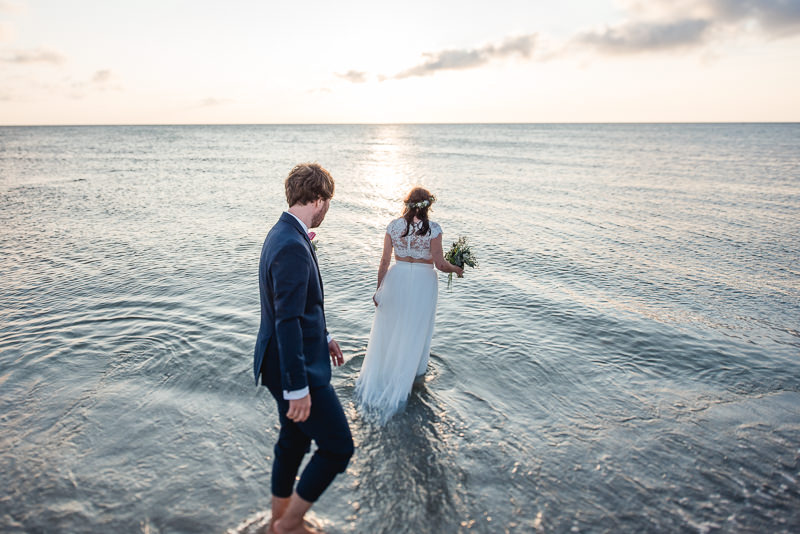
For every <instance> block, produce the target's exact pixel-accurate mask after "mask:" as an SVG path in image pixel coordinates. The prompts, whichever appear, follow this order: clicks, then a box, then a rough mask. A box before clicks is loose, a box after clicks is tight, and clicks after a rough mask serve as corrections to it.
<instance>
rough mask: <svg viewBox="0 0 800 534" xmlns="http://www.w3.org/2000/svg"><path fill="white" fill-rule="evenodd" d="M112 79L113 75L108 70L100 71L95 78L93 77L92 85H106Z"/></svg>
mask: <svg viewBox="0 0 800 534" xmlns="http://www.w3.org/2000/svg"><path fill="white" fill-rule="evenodd" d="M112 77H113V75H112V74H111V71H110V70H108V69H102V70H98V71H97V72H95V73H94V76H92V83H97V84H104V83H106V82H108V81H110V80H111V78H112Z"/></svg>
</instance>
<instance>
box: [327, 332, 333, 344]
mask: <svg viewBox="0 0 800 534" xmlns="http://www.w3.org/2000/svg"><path fill="white" fill-rule="evenodd" d="M331 341H333V336H332V335H330V334H328V345H330V344H331Z"/></svg>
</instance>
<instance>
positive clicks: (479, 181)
mask: <svg viewBox="0 0 800 534" xmlns="http://www.w3.org/2000/svg"><path fill="white" fill-rule="evenodd" d="M305 160H312V161H318V162H320V163H321V164H322V165H324V166H325V167H327V168H328V169H329V170H330V171H331V172H332V174H333V176H334V178H335V179H336V196H335V197H334V200H333V203H332V205H331V210H330V212H329V213H328V216H327V218H326V219H325V222H324V224H323V226H322V227H321V228H320V229H319V230H318V231H317V232H318V238H317V239H318V240H319V241H318V243H319V249H318V255H319V258H320V263H321V268H322V276H323V279H324V282H325V291H326V312H327V314H328V317H327V318H328V328H329V330H330V331H331V333H332V334H333V335H334V337H335V338H337V339H338V340H339V341H340V343H341V344H342V348H343V349H344V351H345V354H346V357H347V358H348V361H347V363H346V364H345V366H344V367H343V368H340V369H336V370H334V379H333V381H334V385H335V387H336V389H337V391H338V393H339V395H340V398H341V399H342V402H343V404H344V406H345V410H346V412H347V414H348V417H349V418H350V420H351V424H352V428H353V432H354V437H355V441H356V445H357V450H356V455H355V457H354V459H353V461H352V463H351V464H350V467H349V468H348V471H347V473H346V475H344V476H341V477H339V478H338V479H337V480H336V482H335V483H334V485H333V486H332V487H331V488H330V489H329V490H328V491H327V492H326V493H325V495H324V496H323V497H322V499H321V500H320V501H319V503H318V504H317V506H315V508H314V510H315V512H316V516H317V518H318V520H319V521H320V522H322V523H323V524H325V525H327V526H328V527H329V528H330V530H331V532H334V533H381V532H382V533H397V532H414V533H450V532H480V533H483V532H485V533H496V532H554V533H558V532H610V533H615V532H701V533H705V532H757V533H764V532H797V531H798V529H799V528H800V485H799V484H798V481H799V480H800V125H798V124H768V125H765V124H743V125H740V124H724V125H713V124H702V125H681V124H670V125H420V126H408V125H399V126H391V125H387V126H175V127H165V126H161V127H138V126H136V127H32V128H23V127H3V128H0V202H1V204H0V477H1V478H2V481H1V482H0V486H2V488H3V489H2V491H0V531H2V532H53V531H55V532H92V533H108V532H149V533H157V532H164V533H166V532H175V533H177V532H181V533H182V532H191V533H195V532H196V533H208V532H219V533H223V532H225V531H226V530H229V529H230V530H231V531H234V532H239V533H251V532H255V531H256V530H257V527H258V525H260V524H262V523H263V521H264V517H263V512H264V511H266V510H267V509H268V507H269V498H270V492H269V472H270V464H271V459H272V446H273V443H274V440H275V436H276V431H277V427H276V422H277V421H276V414H275V406H274V404H273V401H272V399H271V397H270V396H269V394H268V393H267V392H266V391H263V390H260V389H259V388H256V387H255V386H254V385H253V381H252V375H251V369H252V350H253V344H254V341H255V335H256V332H257V329H258V321H259V316H258V313H259V304H258V280H257V268H258V257H259V252H260V247H261V243H262V241H263V238H264V236H265V234H266V232H267V230H268V229H269V227H270V226H271V225H272V224H273V223H274V222H275V221H276V220H277V218H278V216H279V215H280V213H281V211H282V210H283V209H284V204H285V200H284V195H283V180H284V178H285V176H286V174H287V173H288V171H289V169H290V168H291V167H292V166H293V165H294V164H295V163H297V162H300V161H305ZM415 184H421V185H424V186H426V187H428V188H429V189H431V190H432V191H433V192H434V193H435V194H436V195H437V197H438V199H439V201H438V202H437V203H436V204H435V206H434V211H433V213H432V218H434V220H437V221H438V222H439V223H441V225H442V226H443V228H444V234H445V246H449V243H450V241H451V240H454V239H455V238H456V237H458V236H459V235H465V236H468V237H469V238H470V240H471V243H472V246H473V250H474V251H475V253H476V254H477V255H478V258H479V260H480V266H479V268H477V269H474V270H468V271H467V273H466V277H465V278H464V279H463V280H454V282H453V288H452V290H450V291H448V290H447V289H446V276H445V275H440V292H439V307H438V312H437V322H436V330H435V333H434V339H433V348H432V353H433V354H432V357H431V368H430V369H429V373H428V378H427V382H426V384H425V385H424V386H423V387H421V388H420V389H418V390H415V392H414V393H413V395H412V398H411V399H410V401H409V405H408V407H407V409H406V411H405V412H404V413H403V414H401V415H399V416H397V417H395V418H394V419H392V421H391V422H390V423H389V424H388V426H386V427H383V428H380V427H375V426H371V425H370V424H368V423H366V422H365V421H363V420H362V419H361V418H360V417H359V414H358V412H356V411H355V409H354V408H353V403H352V395H353V383H354V380H355V377H356V375H357V373H358V370H359V367H360V365H361V361H362V359H363V356H364V352H365V349H366V344H367V339H368V336H369V329H370V326H371V322H372V315H373V306H372V303H371V295H372V292H373V289H374V285H375V280H376V274H377V268H378V261H379V255H380V249H381V245H382V240H383V232H384V229H385V226H386V224H387V223H388V221H389V220H391V219H392V218H393V217H395V216H396V215H397V213H398V211H399V209H400V199H401V198H402V197H403V195H404V194H405V193H406V192H407V190H408V189H409V188H410V187H411V186H412V185H415Z"/></svg>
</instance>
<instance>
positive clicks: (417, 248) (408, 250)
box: [386, 217, 442, 260]
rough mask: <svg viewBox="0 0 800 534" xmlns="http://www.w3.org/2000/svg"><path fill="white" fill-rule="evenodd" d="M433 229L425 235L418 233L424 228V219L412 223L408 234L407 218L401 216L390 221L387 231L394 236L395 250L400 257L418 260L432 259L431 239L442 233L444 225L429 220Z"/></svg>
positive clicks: (393, 244)
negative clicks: (406, 232) (406, 233)
mask: <svg viewBox="0 0 800 534" xmlns="http://www.w3.org/2000/svg"><path fill="white" fill-rule="evenodd" d="M428 224H429V225H430V228H431V231H430V232H428V233H427V234H425V235H417V231H418V230H419V229H420V228H422V221H417V222H415V223H414V224H412V225H411V229H410V230H409V231H408V235H407V236H404V235H403V233H405V231H406V220H405V219H403V218H402V217H400V218H399V219H395V220H393V221H392V222H390V223H389V226H387V227H386V233H387V234H389V236H390V237H391V238H392V246H393V247H394V252H395V254H397V255H398V256H400V257H406V258H408V257H411V258H415V259H418V260H430V259H431V240H432V239H433V238H435V237H436V236H438V235H441V233H442V227H441V226H439V225H438V224H437V223H435V222H433V221H431V220H428Z"/></svg>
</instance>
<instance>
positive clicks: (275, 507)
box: [267, 495, 289, 534]
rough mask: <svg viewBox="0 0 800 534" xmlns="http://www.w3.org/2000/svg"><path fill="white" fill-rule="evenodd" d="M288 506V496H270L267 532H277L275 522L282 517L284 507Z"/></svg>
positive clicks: (269, 533)
mask: <svg viewBox="0 0 800 534" xmlns="http://www.w3.org/2000/svg"><path fill="white" fill-rule="evenodd" d="M288 507H289V497H285V498H282V497H275V496H274V495H273V496H272V517H271V518H270V520H269V526H268V527H267V534H277V533H276V531H275V522H276V521H277V520H278V519H280V518H281V517H283V514H284V513H286V509H287V508H288Z"/></svg>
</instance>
